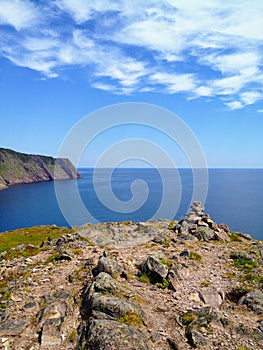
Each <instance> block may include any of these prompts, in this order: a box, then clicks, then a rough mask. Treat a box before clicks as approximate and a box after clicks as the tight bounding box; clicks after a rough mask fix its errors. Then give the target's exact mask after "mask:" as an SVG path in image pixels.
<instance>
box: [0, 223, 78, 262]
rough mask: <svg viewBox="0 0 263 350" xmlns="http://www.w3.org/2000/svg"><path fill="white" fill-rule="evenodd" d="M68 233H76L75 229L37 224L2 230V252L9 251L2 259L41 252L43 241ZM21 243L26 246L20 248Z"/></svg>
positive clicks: (0, 237) (0, 240)
mask: <svg viewBox="0 0 263 350" xmlns="http://www.w3.org/2000/svg"><path fill="white" fill-rule="evenodd" d="M66 233H74V231H73V230H72V229H68V228H65V227H57V226H36V227H31V228H26V229H19V230H13V231H8V232H2V233H0V253H1V252H5V251H6V252H7V254H6V255H4V256H3V257H2V259H3V258H4V259H6V260H11V259H14V258H17V257H21V256H24V257H27V256H32V255H35V254H37V253H39V251H40V248H39V246H40V245H41V243H42V242H43V241H46V240H51V239H54V238H59V237H61V236H62V235H63V234H66ZM20 245H25V246H24V247H23V249H19V246H20ZM32 245H33V246H32ZM17 248H18V249H17Z"/></svg>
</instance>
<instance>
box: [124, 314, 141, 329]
mask: <svg viewBox="0 0 263 350" xmlns="http://www.w3.org/2000/svg"><path fill="white" fill-rule="evenodd" d="M118 322H121V323H125V324H127V325H128V326H134V327H139V326H141V325H142V323H143V322H142V318H141V317H140V316H138V315H137V314H136V313H135V312H129V313H127V314H125V315H123V316H121V317H119V318H118Z"/></svg>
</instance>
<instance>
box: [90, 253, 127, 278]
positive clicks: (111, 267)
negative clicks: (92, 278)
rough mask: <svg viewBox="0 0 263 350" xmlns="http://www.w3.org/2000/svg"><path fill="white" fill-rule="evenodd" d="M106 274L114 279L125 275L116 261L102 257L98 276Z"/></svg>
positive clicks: (99, 262) (97, 271)
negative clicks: (101, 273)
mask: <svg viewBox="0 0 263 350" xmlns="http://www.w3.org/2000/svg"><path fill="white" fill-rule="evenodd" d="M100 272H106V273H108V274H109V275H111V276H112V277H118V276H120V275H121V274H122V273H123V269H122V268H121V267H120V266H119V265H118V264H117V263H116V261H114V260H112V259H110V258H108V257H105V256H102V257H100V258H99V261H98V266H97V269H96V274H99V273H100Z"/></svg>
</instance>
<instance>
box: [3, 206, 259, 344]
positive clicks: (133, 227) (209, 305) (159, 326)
mask: <svg viewBox="0 0 263 350" xmlns="http://www.w3.org/2000/svg"><path fill="white" fill-rule="evenodd" d="M193 206H194V207H195V208H196V207H198V208H199V209H200V211H199V213H197V210H194V214H198V215H197V216H198V221H197V222H195V224H196V225H197V226H198V227H206V228H209V229H210V230H212V231H213V232H214V236H213V238H211V239H205V237H210V235H209V236H207V235H205V236H202V237H201V236H199V235H196V232H197V231H198V230H197V229H196V231H194V232H193V231H190V229H191V228H190V229H188V230H185V231H182V232H184V233H182V232H181V231H180V227H181V226H183V227H184V228H186V226H185V224H183V222H181V224H180V225H181V226H177V228H178V230H177V231H175V230H174V229H169V228H168V227H169V226H170V228H171V226H172V227H174V226H175V223H173V224H171V225H169V222H168V221H165V220H159V221H149V222H145V223H136V222H123V223H100V224H96V225H93V224H89V225H88V224H87V225H84V226H82V227H76V228H74V229H71V231H70V233H69V231H68V230H67V229H65V230H63V232H62V234H61V236H55V237H54V236H52V237H53V238H48V237H49V236H48V235H47V236H46V240H45V241H44V242H43V243H42V244H41V245H39V246H36V243H35V242H34V245H32V244H31V245H30V243H33V241H31V242H30V241H29V242H28V244H23V245H21V244H20V245H18V246H17V247H16V248H12V249H13V250H11V251H7V252H6V253H4V252H2V253H1V255H0V349H1V350H12V349H21V350H22V349H31V350H46V349H58V350H64V349H65V350H73V349H74V350H80V349H87V350H93V349H96V350H100V349H103V350H104V349H106V350H108V349H119V350H121V349H128V350H129V349H130V350H131V349H139V350H140V349H141V350H145V349H147V350H148V349H149V350H172V349H176V350H191V349H195V348H196V349H202V350H237V349H253V350H261V349H262V348H263V278H262V275H263V260H262V251H263V243H262V242H261V241H257V240H255V239H253V238H251V237H248V236H247V235H243V234H239V233H233V232H226V231H228V228H227V227H226V226H225V225H224V226H221V227H219V225H217V224H215V223H214V224H213V225H212V223H211V222H210V221H209V222H210V225H211V226H202V225H203V222H205V221H204V220H205V219H208V218H207V217H205V216H204V215H206V214H204V213H203V209H201V208H200V206H201V205H200V204H198V205H197V204H194V205H193ZM199 209H198V210H199ZM192 210H193V208H192ZM186 218H187V217H186ZM186 218H185V220H187V219H186ZM200 218H201V219H200ZM208 220H211V219H208ZM198 222H199V223H198ZM187 223H188V224H190V223H189V222H187ZM215 225H217V226H215ZM217 227H218V228H219V229H220V231H219V230H218V229H217ZM42 229H43V228H42ZM54 229H55V228H54ZM222 229H223V230H224V233H225V235H226V237H227V239H224V240H222V239H220V240H218V239H217V238H216V236H215V232H222V231H221V230H222ZM208 232H210V231H208ZM222 233H223V232H222ZM19 234H21V231H19ZM22 234H25V231H23V232H22ZM32 234H33V231H30V232H29V236H28V237H30V236H31V235H32ZM189 235H191V236H192V238H191V240H189V239H185V237H186V236H189ZM125 237H126V241H125ZM211 237H212V234H211ZM0 238H1V236H0ZM114 238H115V240H114ZM98 242H100V243H99V244H98ZM29 248H30V249H29ZM0 249H1V246H0ZM0 252H1V250H0ZM30 252H32V255H30ZM33 253H34V254H33ZM12 256H13V257H14V258H12Z"/></svg>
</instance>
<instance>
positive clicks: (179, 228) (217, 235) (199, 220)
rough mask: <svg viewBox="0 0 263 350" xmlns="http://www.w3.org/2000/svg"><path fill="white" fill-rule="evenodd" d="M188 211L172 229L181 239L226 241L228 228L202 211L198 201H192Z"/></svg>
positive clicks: (202, 208)
mask: <svg viewBox="0 0 263 350" xmlns="http://www.w3.org/2000/svg"><path fill="white" fill-rule="evenodd" d="M190 208H191V210H190V212H189V213H188V214H187V215H186V216H185V217H184V219H182V220H180V221H179V222H178V223H177V224H176V225H175V227H174V228H173V230H174V231H175V232H176V233H177V234H178V237H180V238H182V239H196V238H197V239H198V240H200V241H210V240H220V241H228V240H229V236H228V232H229V228H228V226H227V225H226V224H219V225H218V224H216V223H215V222H214V221H213V220H212V219H211V217H210V215H209V214H205V213H204V209H205V208H204V207H203V206H202V205H201V203H200V202H193V204H192V205H191V206H190Z"/></svg>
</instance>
